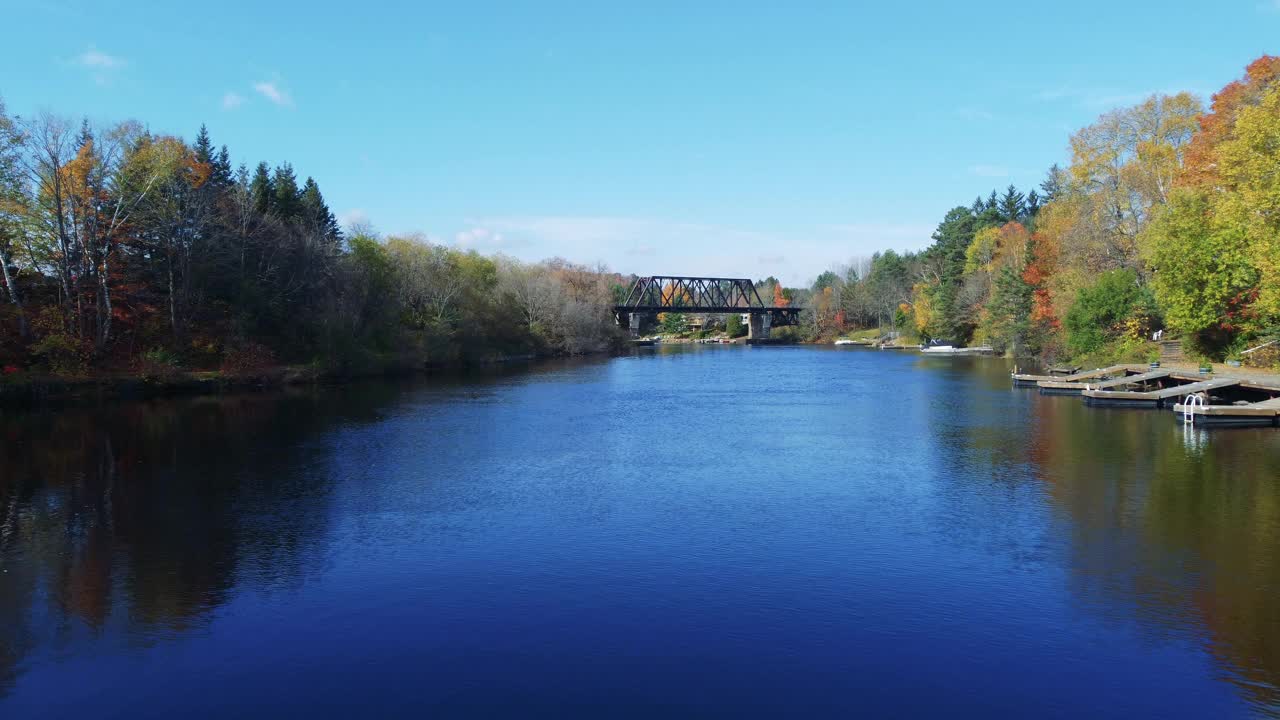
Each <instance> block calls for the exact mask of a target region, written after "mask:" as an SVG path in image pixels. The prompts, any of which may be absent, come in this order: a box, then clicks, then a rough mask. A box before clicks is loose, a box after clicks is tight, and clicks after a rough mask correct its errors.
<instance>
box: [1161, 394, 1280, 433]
mask: <svg viewBox="0 0 1280 720" xmlns="http://www.w3.org/2000/svg"><path fill="white" fill-rule="evenodd" d="M1277 391H1280V388H1277ZM1173 409H1174V411H1175V412H1177V413H1178V414H1179V415H1180V416H1181V417H1182V418H1183V420H1185V421H1187V422H1191V423H1195V424H1197V425H1220V426H1226V427H1274V426H1276V425H1280V398H1272V399H1270V400H1263V401H1261V402H1255V403H1243V404H1235V405H1203V404H1200V403H1190V404H1187V405H1183V404H1181V403H1179V404H1177V405H1174V406H1173Z"/></svg>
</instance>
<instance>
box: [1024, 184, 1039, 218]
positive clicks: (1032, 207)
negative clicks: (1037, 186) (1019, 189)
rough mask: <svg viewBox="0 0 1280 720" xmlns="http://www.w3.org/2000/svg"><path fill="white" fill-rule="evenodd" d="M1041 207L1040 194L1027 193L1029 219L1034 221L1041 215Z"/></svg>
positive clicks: (1034, 192)
mask: <svg viewBox="0 0 1280 720" xmlns="http://www.w3.org/2000/svg"><path fill="white" fill-rule="evenodd" d="M1040 207H1041V205H1040V193H1037V192H1036V191H1035V190H1032V191H1031V192H1029V193H1027V218H1028V219H1034V218H1035V216H1036V215H1038V214H1040Z"/></svg>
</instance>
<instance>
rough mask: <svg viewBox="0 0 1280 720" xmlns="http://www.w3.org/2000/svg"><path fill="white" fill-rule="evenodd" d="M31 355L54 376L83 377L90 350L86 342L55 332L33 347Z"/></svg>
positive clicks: (41, 339) (67, 334)
mask: <svg viewBox="0 0 1280 720" xmlns="http://www.w3.org/2000/svg"><path fill="white" fill-rule="evenodd" d="M31 354H32V355H33V356H35V357H36V358H37V359H38V360H39V361H40V363H41V364H43V365H44V366H45V367H46V368H48V370H49V372H51V373H53V374H54V375H83V374H84V371H85V368H86V367H87V366H88V364H89V355H90V348H89V343H88V342H87V341H85V340H81V339H80V338H77V337H75V336H74V335H71V334H69V333H65V332H53V333H49V334H47V335H45V336H44V337H42V338H40V341H39V342H37V343H36V344H35V345H32V346H31Z"/></svg>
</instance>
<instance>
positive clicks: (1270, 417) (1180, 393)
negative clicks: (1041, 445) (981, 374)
mask: <svg viewBox="0 0 1280 720" xmlns="http://www.w3.org/2000/svg"><path fill="white" fill-rule="evenodd" d="M1013 384H1014V385H1015V386H1018V387H1033V386H1034V387H1039V388H1040V392H1041V393H1042V394H1045V395H1081V396H1082V397H1083V399H1084V402H1085V404H1086V405H1093V406H1104V407H1137V408H1144V407H1145V408H1172V409H1174V410H1175V411H1177V412H1178V413H1179V415H1180V417H1182V418H1183V419H1184V420H1185V421H1186V422H1189V423H1196V424H1199V425H1207V426H1224V427H1245V426H1248V427H1258V426H1264V427H1271V426H1274V427H1280V378H1276V377H1267V376H1261V377H1260V376H1249V375H1239V376H1236V375H1213V374H1208V373H1202V372H1197V371H1194V370H1187V369H1182V370H1178V369H1173V368H1150V367H1148V366H1146V365H1113V366H1111V367H1107V368H1098V369H1096V370H1090V371H1088V372H1077V373H1073V374H1070V375H1030V374H1019V373H1015V374H1014V375H1013Z"/></svg>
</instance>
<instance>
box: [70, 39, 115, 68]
mask: <svg viewBox="0 0 1280 720" xmlns="http://www.w3.org/2000/svg"><path fill="white" fill-rule="evenodd" d="M76 63H77V64H79V65H82V66H84V67H87V68H90V69H93V70H115V69H118V68H122V67H124V66H125V61H124V60H123V59H122V58H118V57H116V56H114V55H108V54H107V53H104V52H102V51H101V50H99V49H97V48H95V47H93V46H92V45H90V46H89V49H88V50H85V51H84V52H82V53H80V54H79V55H77V56H76Z"/></svg>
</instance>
